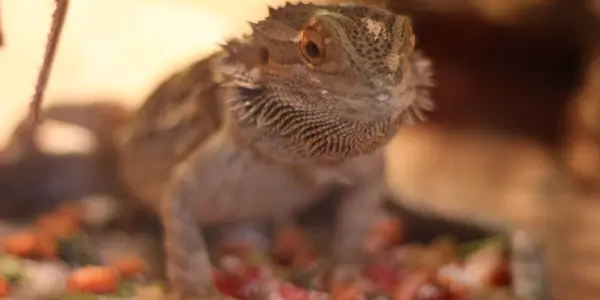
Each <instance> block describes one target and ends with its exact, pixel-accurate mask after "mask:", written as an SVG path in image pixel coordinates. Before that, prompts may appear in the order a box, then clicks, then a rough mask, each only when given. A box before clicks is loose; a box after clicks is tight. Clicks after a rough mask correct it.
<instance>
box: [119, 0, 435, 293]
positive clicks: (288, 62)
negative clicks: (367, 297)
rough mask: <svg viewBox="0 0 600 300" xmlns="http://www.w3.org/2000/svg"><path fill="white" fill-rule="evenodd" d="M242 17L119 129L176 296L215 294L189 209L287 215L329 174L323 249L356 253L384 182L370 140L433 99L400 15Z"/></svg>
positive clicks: (217, 218) (293, 8)
mask: <svg viewBox="0 0 600 300" xmlns="http://www.w3.org/2000/svg"><path fill="white" fill-rule="evenodd" d="M252 27H253V32H252V34H251V35H250V36H248V37H245V38H243V39H238V40H232V41H230V42H228V43H227V44H226V45H224V47H223V50H222V51H221V52H220V53H217V54H215V55H214V56H212V57H210V58H208V59H206V60H204V61H201V62H199V63H197V64H195V65H194V66H192V67H191V69H188V71H185V72H183V73H180V74H179V75H176V76H175V77H172V78H171V79H170V80H168V81H167V82H166V83H165V84H163V87H162V88H164V87H166V86H168V85H171V84H173V85H176V86H177V87H178V91H180V93H178V94H177V95H173V94H170V96H171V97H169V98H168V99H167V98H164V97H161V96H159V95H160V93H161V88H159V89H158V90H157V92H155V93H154V94H153V96H151V97H150V98H149V100H148V101H147V102H146V103H145V104H144V105H143V106H142V107H141V109H140V110H139V111H138V113H137V114H136V117H134V118H133V119H132V120H131V122H129V124H128V125H127V126H125V127H124V130H123V131H122V133H121V134H120V135H119V138H118V139H117V144H118V145H119V149H120V153H122V163H123V172H122V173H123V178H124V179H125V182H127V183H128V185H129V187H130V188H131V189H132V191H133V192H135V193H136V194H137V195H138V196H139V197H140V198H141V199H142V200H143V201H145V202H146V203H148V204H150V205H154V206H155V208H156V209H157V210H159V211H160V212H161V216H162V220H163V224H164V227H165V239H166V241H165V246H166V250H167V269H168V276H169V279H170V282H171V287H172V289H173V291H174V293H175V294H177V295H179V296H180V297H181V298H186V299H188V298H196V297H206V296H209V295H216V294H218V293H217V291H216V289H215V287H214V285H213V282H212V274H211V265H210V262H209V259H208V255H207V252H206V245H205V243H204V240H203V238H202V236H201V235H200V233H199V231H198V228H197V226H196V225H197V223H198V221H200V223H202V224H208V223H222V222H232V221H246V220H264V219H273V218H277V217H281V216H286V215H291V214H293V213H294V212H295V211H298V210H299V209H302V208H304V207H306V206H307V205H309V204H311V203H312V202H314V201H316V200H317V199H319V198H320V197H319V196H320V195H322V194H323V193H326V192H327V191H329V190H330V189H331V188H337V187H343V188H344V189H345V190H346V193H345V195H346V196H345V200H344V201H343V205H342V206H341V207H340V210H339V214H338V215H337V216H336V218H337V221H338V224H337V225H338V227H337V228H338V231H337V235H336V238H335V240H334V241H333V245H334V247H333V254H334V257H335V258H336V259H337V261H336V262H337V263H340V264H347V263H356V262H359V260H360V258H361V251H360V248H361V247H360V246H361V243H362V241H363V239H364V236H365V235H366V233H367V231H368V229H369V226H370V225H371V219H372V218H373V217H374V216H375V215H376V212H377V211H378V210H379V209H380V202H381V201H380V200H381V199H382V197H381V194H382V193H383V192H385V190H386V187H385V181H384V180H383V179H384V172H383V160H382V151H381V148H382V147H384V146H385V145H386V143H387V142H388V141H389V139H390V138H391V137H392V136H393V135H394V134H395V132H396V131H397V130H398V129H399V128H400V127H401V126H402V125H403V124H404V123H406V122H407V121H412V120H413V119H414V117H415V116H418V113H419V112H420V111H421V110H422V109H429V108H431V103H430V102H429V101H428V99H427V93H426V90H422V89H421V88H427V87H428V86H430V85H431V82H430V80H429V72H428V68H427V67H428V65H427V62H426V61H425V60H423V59H422V58H421V57H420V56H418V55H415V54H414V53H413V47H414V36H413V33H412V27H411V24H410V21H409V19H408V18H406V17H404V16H396V15H393V14H391V13H389V12H387V11H384V10H380V9H376V8H370V7H366V6H316V5H311V4H298V5H291V4H288V5H286V6H284V7H282V8H278V9H271V10H270V14H269V17H268V18H267V19H265V20H264V21H261V22H259V23H256V24H253V25H252ZM207 107H212V109H207ZM214 111H219V112H220V116H219V117H217V118H214V117H215V116H217V115H216V114H213V113H212V112H214ZM365 112H368V113H365ZM158 203H160V204H161V205H160V206H159V205H157V204H158Z"/></svg>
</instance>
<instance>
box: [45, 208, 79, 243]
mask: <svg viewBox="0 0 600 300" xmlns="http://www.w3.org/2000/svg"><path fill="white" fill-rule="evenodd" d="M36 225H37V226H38V228H39V229H40V230H42V231H43V232H45V233H47V234H50V235H53V236H56V237H59V238H69V237H72V236H74V235H75V234H76V233H77V231H79V226H80V222H79V219H78V218H77V217H74V216H71V215H69V214H66V213H64V214H57V213H53V214H45V215H42V216H40V217H39V218H38V219H37V222H36Z"/></svg>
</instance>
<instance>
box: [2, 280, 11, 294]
mask: <svg viewBox="0 0 600 300" xmlns="http://www.w3.org/2000/svg"><path fill="white" fill-rule="evenodd" d="M0 297H2V298H4V297H10V283H9V282H8V280H6V278H4V277H0Z"/></svg>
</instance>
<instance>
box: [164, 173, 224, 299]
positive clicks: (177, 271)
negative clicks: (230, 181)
mask: <svg viewBox="0 0 600 300" xmlns="http://www.w3.org/2000/svg"><path fill="white" fill-rule="evenodd" d="M193 179H194V178H193V177H192V178H190V177H189V173H188V172H186V170H185V169H183V170H180V171H179V172H177V175H176V176H175V179H174V180H173V183H172V185H171V188H170V190H169V191H168V192H167V195H166V198H165V199H164V201H163V207H162V209H161V210H162V211H161V215H162V222H163V226H164V232H165V237H164V239H165V252H166V269H167V278H168V279H169V282H170V285H171V290H172V294H173V295H174V296H175V298H176V299H195V298H207V297H210V296H215V297H216V296H217V295H219V293H218V290H217V288H216V286H215V285H214V282H213V275H212V265H211V262H210V258H209V254H208V248H207V245H206V242H205V241H204V238H203V236H201V232H200V230H199V227H198V219H197V218H196V215H195V213H196V209H195V208H196V206H197V205H196V200H197V199H195V197H194V195H195V193H194V192H195V191H196V190H197V188H196V185H197V184H198V183H197V182H195V181H194V180H193Z"/></svg>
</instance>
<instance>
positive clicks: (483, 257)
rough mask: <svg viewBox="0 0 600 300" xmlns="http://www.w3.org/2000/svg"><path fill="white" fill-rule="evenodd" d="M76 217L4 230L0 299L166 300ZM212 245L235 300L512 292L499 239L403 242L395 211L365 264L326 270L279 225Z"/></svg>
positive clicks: (141, 270)
mask: <svg viewBox="0 0 600 300" xmlns="http://www.w3.org/2000/svg"><path fill="white" fill-rule="evenodd" d="M78 215H79V213H78V211H77V208H76V207H74V206H64V207H61V208H59V209H58V210H57V211H55V212H53V213H51V214H47V215H44V216H41V217H39V218H38V219H37V221H36V222H35V223H34V224H33V225H32V226H29V227H27V228H25V229H21V230H19V231H17V232H15V233H12V234H9V235H6V236H4V237H3V239H2V249H3V252H2V255H1V256H0V298H2V297H13V298H15V299H19V298H20V297H25V296H28V297H32V296H31V295H36V296H35V299H71V300H76V299H111V298H110V297H115V299H117V298H119V299H127V297H131V299H163V298H164V299H167V297H166V295H165V292H164V288H163V284H162V283H161V282H150V281H149V280H148V279H147V278H146V276H145V275H146V263H145V261H144V260H142V259H141V258H139V257H137V256H135V255H129V256H127V255H126V256H123V257H119V258H116V259H114V260H113V261H110V262H104V261H99V259H98V258H97V257H95V255H94V251H95V250H96V249H94V246H93V245H94V243H93V241H91V240H90V239H89V238H87V236H86V234H85V230H84V229H83V227H82V226H81V225H80V223H81V222H80V220H79V218H78ZM216 249H218V250H217V251H216V252H217V253H215V257H216V264H215V266H216V268H215V271H214V276H215V281H216V283H217V286H218V288H219V289H220V290H221V291H222V292H223V293H225V294H227V295H229V296H231V297H233V298H237V299H284V300H300V299H337V300H346V299H348V300H349V299H390V300H463V299H465V300H466V299H513V298H512V297H511V296H510V293H509V290H510V276H509V270H508V263H507V258H508V257H507V253H506V250H505V243H504V242H503V240H502V239H501V238H492V239H488V240H484V241H477V242H471V243H467V244H458V243H457V242H456V241H455V240H453V239H452V238H449V237H440V238H439V239H437V240H434V241H432V242H430V243H429V244H427V245H416V244H409V243H406V242H403V241H402V224H401V222H400V220H399V219H397V218H394V217H386V218H382V219H381V220H380V221H379V222H378V223H377V225H376V226H375V227H374V229H373V231H372V234H371V235H370V237H369V238H368V239H367V241H365V244H364V251H366V252H367V253H368V256H369V260H368V263H366V264H365V265H362V266H360V267H352V266H340V267H337V268H331V267H329V266H328V264H327V260H326V259H325V258H324V257H323V256H321V255H319V253H317V252H318V251H316V250H315V247H314V244H313V242H312V241H311V238H310V234H307V233H306V230H304V229H303V228H285V229H281V230H279V231H278V233H277V234H276V236H275V237H274V240H273V243H272V246H271V247H270V250H269V251H267V252H268V253H265V251H262V252H258V251H255V250H253V248H252V247H250V246H248V245H243V244H237V245H236V244H233V243H231V242H229V243H227V244H225V243H224V244H222V245H219V247H216ZM334 278H335V280H334ZM319 291H327V293H325V292H319ZM474 293H475V294H477V295H479V296H472V295H473V294H474ZM100 295H102V296H103V297H102V298H100V297H99V296H100ZM470 295H471V296H470ZM482 295H485V296H482ZM363 296H364V297H366V298H363ZM473 297H475V298H473ZM496 297H497V298H496Z"/></svg>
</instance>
